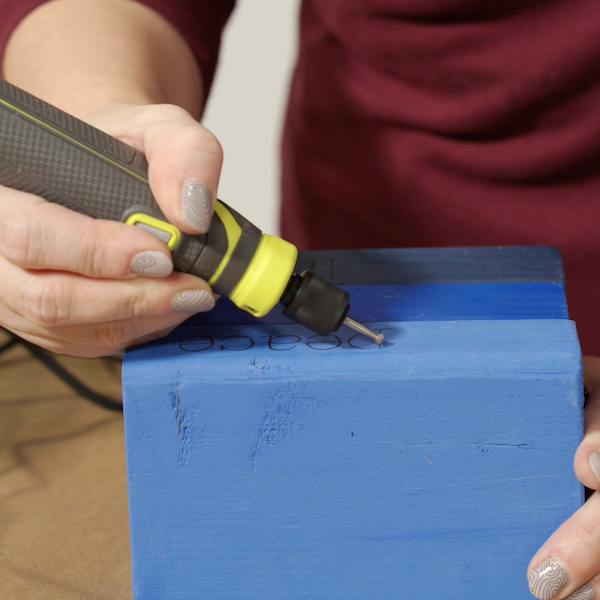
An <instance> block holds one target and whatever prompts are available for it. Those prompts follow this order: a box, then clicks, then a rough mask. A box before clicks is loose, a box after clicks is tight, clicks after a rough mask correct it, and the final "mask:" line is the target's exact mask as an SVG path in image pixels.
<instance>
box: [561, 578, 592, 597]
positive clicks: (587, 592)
mask: <svg viewBox="0 0 600 600" xmlns="http://www.w3.org/2000/svg"><path fill="white" fill-rule="evenodd" d="M595 598H596V590H595V589H594V586H593V585H592V584H591V583H589V582H588V583H586V584H584V585H582V586H581V587H580V588H577V589H576V590H575V591H574V592H573V593H572V594H569V595H568V596H567V597H566V598H565V600H594V599H595Z"/></svg>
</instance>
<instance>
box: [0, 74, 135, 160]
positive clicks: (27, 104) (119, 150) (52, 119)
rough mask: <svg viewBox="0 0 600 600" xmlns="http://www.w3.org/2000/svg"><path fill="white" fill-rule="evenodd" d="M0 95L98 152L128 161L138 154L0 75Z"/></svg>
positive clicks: (129, 147)
mask: <svg viewBox="0 0 600 600" xmlns="http://www.w3.org/2000/svg"><path fill="white" fill-rule="evenodd" d="M0 98H4V99H5V100H8V101H9V102H10V103H11V104H12V105H13V106H15V107H16V108H20V109H21V110H23V111H24V112H26V113H28V114H30V115H31V116H33V117H36V118H38V119H40V120H41V121H44V122H47V123H52V124H53V126H54V127H55V128H56V129H58V130H59V131H62V132H63V133H67V134H68V135H69V136H72V137H74V138H75V139H77V140H79V141H81V142H83V143H85V144H86V145H88V146H91V147H92V148H94V149H95V150H97V151H98V152H100V153H102V154H105V155H107V156H109V157H111V158H113V159H116V160H118V161H121V162H123V163H125V164H128V165H131V164H132V163H133V162H134V160H135V158H136V154H138V153H137V152H136V151H135V149H134V148H132V147H131V146H128V145H127V144H123V143H122V142H120V141H119V140H116V139H115V138H113V137H111V136H110V135H106V134H105V133H104V132H102V131H99V130H98V129H96V128H95V127H92V126H91V125H88V124H87V123H84V122H83V121H80V120H79V119H75V118H74V117H72V116H71V115H69V114H67V113H66V112H63V111H62V110H59V109H58V108H56V107H54V106H52V105H50V104H48V103H46V102H44V101H43V100H40V99H39V98H36V97H35V96H32V95H31V94H28V93H27V92H24V91H23V90H21V89H19V88H18V87H15V86H14V85H11V84H10V83H8V82H6V81H4V80H3V79H0Z"/></svg>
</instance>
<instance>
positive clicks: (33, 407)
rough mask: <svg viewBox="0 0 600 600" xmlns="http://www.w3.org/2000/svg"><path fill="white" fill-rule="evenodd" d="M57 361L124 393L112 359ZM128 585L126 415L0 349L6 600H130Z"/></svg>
mask: <svg viewBox="0 0 600 600" xmlns="http://www.w3.org/2000/svg"><path fill="white" fill-rule="evenodd" d="M2 341H3V339H0V342H2ZM60 361H61V363H62V364H63V365H64V366H66V367H67V368H68V369H70V370H71V371H72V372H73V373H74V374H76V375H77V376H79V377H81V378H82V379H84V380H85V381H86V382H87V383H88V384H89V385H91V386H93V387H94V389H96V390H98V391H102V392H103V393H106V394H110V395H111V396H113V397H115V398H118V397H119V396H120V373H119V369H118V368H116V367H115V366H114V363H112V364H111V363H108V362H107V361H105V360H102V359H93V360H91V359H76V358H60ZM130 581H131V578H130V559H129V536H128V524H127V494H126V476H125V455H124V447H123V419H122V415H120V414H118V413H114V412H110V411H107V410H105V409H102V408H99V407H96V406H95V405H93V404H91V403H90V402H89V401H87V400H84V399H82V398H81V397H78V396H77V395H76V394H75V393H74V392H73V391H71V390H70V388H68V387H67V386H66V385H65V384H63V383H62V382H61V381H60V380H59V379H57V378H56V376H55V375H54V374H52V373H51V372H50V371H49V370H48V369H47V368H46V367H45V366H43V365H42V364H41V363H39V362H38V361H37V360H35V359H34V358H33V357H32V356H31V355H30V354H29V353H28V352H27V351H26V350H25V349H24V348H22V347H13V348H11V349H10V350H8V351H6V352H5V353H3V354H2V355H0V589H1V590H2V591H1V597H2V599H3V600H13V599H14V600H17V599H18V600H22V599H24V598H27V599H28V600H38V599H39V600H42V599H44V600H45V599H48V598H51V599H52V600H63V599H64V600H67V599H68V600H91V599H94V600H105V599H106V600H109V599H110V600H128V599H129V598H131V583H130Z"/></svg>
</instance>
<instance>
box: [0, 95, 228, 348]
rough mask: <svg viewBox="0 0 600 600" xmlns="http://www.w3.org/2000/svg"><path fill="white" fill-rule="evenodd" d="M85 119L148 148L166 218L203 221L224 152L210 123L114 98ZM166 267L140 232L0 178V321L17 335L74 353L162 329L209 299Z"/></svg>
mask: <svg viewBox="0 0 600 600" xmlns="http://www.w3.org/2000/svg"><path fill="white" fill-rule="evenodd" d="M85 120H86V121H88V122H89V123H90V124H92V125H94V126H95V127H98V128H99V129H102V130H103V131H105V132H106V133H109V134H110V135H113V136H115V137H117V138H119V139H121V140H122V141H124V142H125V143H128V144H129V145H131V146H133V147H134V148H136V149H137V150H139V151H141V152H143V153H144V154H145V155H146V157H147V159H148V164H149V180H150V187H151V189H152V191H153V194H154V196H155V198H156V201H157V202H158V204H159V206H160V207H161V210H162V211H163V213H164V214H165V216H166V217H167V218H168V219H169V221H171V222H172V223H173V224H174V225H175V226H176V227H178V228H179V229H180V230H181V231H183V232H184V233H189V234H195V233H204V232H205V231H207V230H208V227H209V225H210V219H211V217H212V211H213V209H214V203H215V199H216V194H217V186H218V180H219V175H220V171H221V164H222V159H223V155H222V150H221V146H220V145H219V143H218V141H217V140H216V138H215V137H214V136H213V135H212V134H211V133H210V132H208V131H207V130H206V129H204V128H203V127H202V126H201V125H200V124H199V123H198V122H196V121H195V120H194V119H193V118H192V117H191V116H190V115H189V114H188V113H187V112H186V111H185V110H183V109H182V108H179V107H176V106H171V105H154V106H139V105H128V104H119V105H112V106H108V107H105V108H103V109H101V110H98V111H95V112H94V113H92V114H90V115H88V116H87V117H86V118H85ZM172 270H173V263H172V261H171V256H170V253H169V250H168V249H167V247H166V245H165V244H164V243H163V242H161V241H160V240H159V239H158V238H156V237H155V236H153V235H152V234H150V233H148V232H146V231H143V230H140V229H139V228H137V227H132V226H130V225H125V224H123V223H116V222H111V221H102V220H96V219H92V218H91V217H87V216H84V215H81V214H79V213H75V212H73V211H70V210H68V209H66V208H64V207H62V206H59V205H56V204H51V203H49V202H46V201H45V200H43V199H41V198H39V197H36V196H33V195H31V194H27V193H24V192H19V191H16V190H12V189H9V188H6V187H1V186H0V281H1V282H2V284H1V285H0V325H2V326H3V327H5V328H6V329H8V330H10V331H12V332H14V333H15V334H16V335H18V336H20V337H23V338H25V339H27V340H29V341H31V342H33V343H35V344H37V345H39V346H41V347H43V348H46V349H49V350H52V351H54V352H58V353H64V354H72V355H76V356H101V355H108V354H113V353H115V352H117V351H119V350H121V349H122V348H124V347H126V346H129V345H132V344H136V343H141V342H143V341H148V340H151V339H155V338H158V337H161V336H162V335H165V334H166V333H168V332H169V331H171V330H172V329H174V328H175V327H176V326H177V325H179V324H180V323H181V322H182V321H184V320H185V319H186V318H187V317H189V315H190V313H195V312H203V311H206V310H210V309H211V308H212V307H213V306H214V297H213V294H212V292H211V289H210V287H209V285H208V284H207V283H206V282H205V281H203V280H201V279H199V278H197V277H194V276H192V275H187V274H183V273H177V272H172Z"/></svg>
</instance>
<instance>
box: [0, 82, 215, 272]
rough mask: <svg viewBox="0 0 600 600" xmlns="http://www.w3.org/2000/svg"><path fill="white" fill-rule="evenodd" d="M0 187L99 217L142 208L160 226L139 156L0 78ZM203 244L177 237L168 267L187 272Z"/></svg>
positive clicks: (111, 217)
mask: <svg viewBox="0 0 600 600" xmlns="http://www.w3.org/2000/svg"><path fill="white" fill-rule="evenodd" d="M0 184H2V185H5V186H8V187H11V188H14V189H17V190H21V191H24V192H30V193H32V194H36V195H38V196H41V197H42V198H45V199H46V200H49V201H51V202H55V203H57V204H61V205H63V206H65V207H67V208H70V209H71V210H75V211H77V212H80V213H83V214H86V215H89V216H92V217H95V218H99V219H109V220H114V221H122V220H123V219H124V216H125V215H126V214H127V213H128V212H131V210H132V209H135V207H145V208H146V209H147V210H146V212H148V213H149V214H152V215H155V216H157V217H158V218H162V219H164V220H166V219H165V217H164V216H163V215H162V213H161V211H160V209H159V207H158V205H157V204H156V201H155V200H154V197H153V195H152V192H151V191H150V187H149V185H148V183H147V163H146V160H145V157H144V155H143V154H141V153H139V152H136V151H135V150H134V149H133V148H131V147H130V146H127V145H126V144H124V143H122V142H120V141H119V140H117V139H115V138H113V137H111V136H109V135H107V134H105V133H103V132H101V131H99V130H97V129H95V128H94V127H91V126H90V125H87V124H86V123H83V122H82V121H80V120H79V119H76V118H74V117H72V116H70V115H68V114H67V113H65V112H63V111H61V110H59V109H57V108H55V107H53V106H51V105H49V104H47V103H45V102H43V101H42V100H40V99H39V98H36V97H34V96H31V95H30V94H27V93H26V92H24V91H23V90H20V89H18V88H16V87H15V86H12V85H11V84H9V83H7V82H6V81H4V80H1V79H0ZM205 245H206V236H202V235H198V236H186V235H182V239H181V242H180V243H179V245H178V247H177V248H176V249H175V250H174V251H173V262H174V264H175V268H176V269H177V270H179V271H184V272H188V271H189V270H190V269H191V268H192V267H193V266H194V264H195V262H196V260H197V258H198V257H199V255H200V254H201V253H202V250H203V249H204V246H205Z"/></svg>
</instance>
